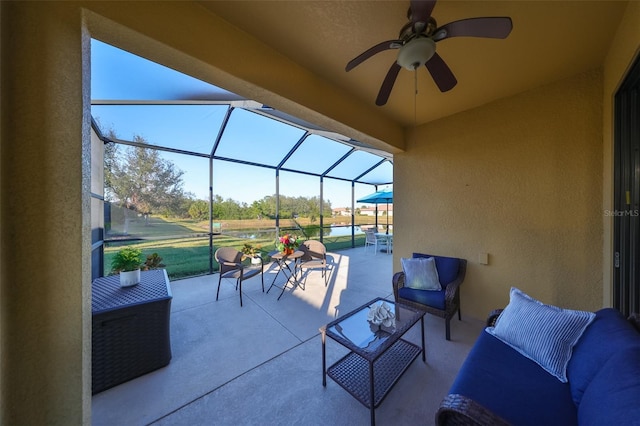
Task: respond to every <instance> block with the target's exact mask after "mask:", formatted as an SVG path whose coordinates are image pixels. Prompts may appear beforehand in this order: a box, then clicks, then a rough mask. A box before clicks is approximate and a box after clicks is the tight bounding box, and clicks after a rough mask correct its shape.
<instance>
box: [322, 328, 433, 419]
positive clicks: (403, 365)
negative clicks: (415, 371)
mask: <svg viewBox="0 0 640 426" xmlns="http://www.w3.org/2000/svg"><path fill="white" fill-rule="evenodd" d="M420 352H422V349H420V348H419V347H418V346H416V345H414V344H413V343H409V342H407V341H406V340H402V339H400V340H398V341H397V342H396V343H394V344H393V346H391V347H390V348H389V349H388V350H387V351H386V352H385V353H384V354H382V355H381V356H380V358H378V359H377V360H376V361H374V362H373V363H370V362H369V361H367V360H366V359H364V358H362V357H361V356H359V355H357V354H355V353H353V352H349V353H348V354H347V355H346V356H344V357H343V358H342V359H340V360H339V361H337V362H336V363H335V364H333V365H332V366H331V367H329V368H328V369H327V375H328V376H329V377H331V378H332V379H333V380H334V381H335V382H336V383H338V384H339V385H340V386H342V387H343V388H344V389H345V390H346V391H347V392H349V393H350V394H351V395H353V397H354V398H356V399H357V400H358V401H360V402H361V403H362V404H363V405H364V406H365V407H367V408H370V409H371V410H374V409H375V408H376V407H378V405H380V403H381V402H382V400H383V399H384V397H385V396H386V395H387V394H388V393H389V391H390V390H391V388H393V385H395V384H396V382H397V381H398V379H400V377H401V376H402V374H404V372H405V371H406V370H407V368H409V365H411V363H412V362H413V360H415V359H416V358H417V357H418V355H420ZM371 369H373V377H371ZM372 394H373V404H372V403H371V399H372Z"/></svg>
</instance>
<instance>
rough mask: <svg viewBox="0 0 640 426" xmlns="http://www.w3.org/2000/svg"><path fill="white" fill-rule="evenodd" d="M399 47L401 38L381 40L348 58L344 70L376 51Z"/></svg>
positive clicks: (350, 68)
mask: <svg viewBox="0 0 640 426" xmlns="http://www.w3.org/2000/svg"><path fill="white" fill-rule="evenodd" d="M400 47H402V40H387V41H383V42H382V43H378V44H376V45H375V46H373V47H371V48H369V49H367V50H365V51H364V52H362V53H361V54H359V55H358V56H356V57H355V58H353V59H352V60H350V61H349V63H348V64H347V66H346V67H345V70H346V71H351V70H352V69H354V68H355V67H357V66H358V65H360V64H361V63H363V62H364V61H366V60H367V59H369V58H370V57H372V56H373V55H375V54H376V53H380V52H384V51H385V50H389V49H399V48H400Z"/></svg>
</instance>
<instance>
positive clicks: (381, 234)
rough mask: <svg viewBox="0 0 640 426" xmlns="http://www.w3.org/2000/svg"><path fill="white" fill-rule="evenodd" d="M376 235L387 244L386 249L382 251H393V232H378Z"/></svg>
mask: <svg viewBox="0 0 640 426" xmlns="http://www.w3.org/2000/svg"><path fill="white" fill-rule="evenodd" d="M374 235H375V236H376V239H377V240H379V241H382V242H384V243H385V244H386V245H387V248H386V249H381V250H380V251H386V252H387V253H391V252H393V234H386V233H384V232H376V233H375V234H374Z"/></svg>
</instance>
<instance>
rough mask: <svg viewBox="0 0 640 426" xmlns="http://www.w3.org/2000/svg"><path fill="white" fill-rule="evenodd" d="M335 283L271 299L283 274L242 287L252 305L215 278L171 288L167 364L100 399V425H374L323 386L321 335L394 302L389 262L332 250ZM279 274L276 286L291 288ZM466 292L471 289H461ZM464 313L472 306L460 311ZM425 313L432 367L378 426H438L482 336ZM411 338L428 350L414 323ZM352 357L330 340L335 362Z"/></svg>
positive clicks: (422, 368)
mask: <svg viewBox="0 0 640 426" xmlns="http://www.w3.org/2000/svg"><path fill="white" fill-rule="evenodd" d="M328 260H329V263H330V271H329V274H330V275H329V280H328V285H327V286H326V287H325V285H324V282H323V279H322V277H321V274H320V272H319V271H314V272H311V273H310V274H309V275H308V278H307V281H306V286H305V289H304V290H302V289H300V288H296V289H294V290H291V289H288V290H286V291H285V293H284V295H283V296H282V298H281V299H280V300H277V298H278V295H279V294H280V289H278V288H275V287H274V288H273V289H272V290H271V291H270V292H269V293H266V290H267V289H268V287H269V285H270V283H271V281H272V280H273V277H274V275H275V273H276V270H275V268H273V266H271V267H269V268H267V267H265V274H264V280H265V293H262V290H261V286H260V278H259V277H255V278H252V279H250V280H248V281H245V282H244V284H243V295H244V296H243V304H244V306H243V307H240V300H239V297H238V293H237V292H236V291H235V286H234V285H233V284H232V282H231V281H230V280H227V282H225V280H223V284H222V287H221V289H220V298H219V300H218V301H216V300H215V297H216V287H217V282H218V275H217V274H214V275H208V276H203V277H196V278H189V279H183V280H177V281H173V282H171V290H172V293H173V300H172V304H171V348H172V356H173V357H172V359H171V362H170V364H169V365H168V366H166V367H164V368H161V369H159V370H156V371H154V372H151V373H149V374H146V375H144V376H142V377H139V378H137V379H134V380H131V381H129V382H126V383H123V384H121V385H119V386H116V387H114V388H111V389H108V390H106V391H104V392H101V393H98V394H96V395H94V396H93V398H92V423H93V424H94V425H96V426H99V425H118V426H121V425H146V424H157V425H258V424H259V425H292V424H298V425H326V424H331V425H366V424H369V410H368V409H367V408H366V407H364V406H363V405H362V404H360V403H359V402H358V401H357V400H356V399H355V398H353V397H352V396H351V395H350V394H349V393H348V392H347V391H345V390H344V389H342V388H341V387H340V386H339V385H338V384H337V383H335V382H333V381H332V380H331V379H330V378H328V379H327V386H326V387H323V386H322V356H321V340H320V333H319V331H318V329H319V327H321V326H322V325H324V324H326V323H328V322H330V321H332V320H333V319H335V318H336V317H338V316H340V315H344V314H346V313H348V312H349V311H351V310H353V309H354V308H356V307H359V306H361V305H362V304H364V303H366V302H368V301H370V300H371V299H374V298H376V297H385V298H388V299H390V300H393V294H392V288H391V277H392V275H393V271H392V257H391V255H388V254H385V253H378V254H374V253H373V251H372V250H371V249H369V251H368V252H367V253H365V251H364V248H362V247H359V248H355V249H350V250H343V251H339V252H335V253H329V254H328ZM284 280H285V279H284V277H283V276H282V274H281V275H280V276H279V277H278V279H277V281H276V283H283V282H284ZM462 291H464V286H463V287H462ZM463 308H464V307H463ZM451 325H452V327H451V336H452V340H451V341H449V342H447V341H445V338H444V320H443V319H441V318H437V317H434V316H432V315H426V316H425V338H426V346H427V348H426V356H427V361H426V364H425V363H423V362H422V360H421V358H418V359H416V360H415V361H414V362H413V364H412V365H411V366H410V367H409V369H408V370H407V372H406V373H405V375H404V376H403V377H402V378H401V379H400V381H399V382H398V383H397V384H396V386H395V387H394V388H393V389H392V391H391V392H390V394H389V395H388V396H387V397H386V398H385V400H384V401H383V402H382V404H381V405H380V406H379V407H378V409H377V410H376V423H377V424H378V425H415V424H433V422H434V415H435V412H436V410H437V407H438V405H439V403H440V401H441V400H442V398H443V397H444V396H445V395H446V393H447V391H448V389H449V386H450V385H451V383H452V382H453V379H454V378H455V375H456V373H457V371H458V369H459V367H460V365H461V363H462V361H463V360H464V359H465V357H466V355H467V353H468V351H469V349H470V348H471V346H472V344H473V342H474V341H475V339H476V338H477V336H478V334H479V333H480V332H481V330H482V328H483V322H482V321H480V320H478V319H473V318H470V317H465V315H464V311H463V317H462V321H458V320H457V319H455V320H452V322H451ZM405 338H406V339H407V340H410V341H412V342H415V343H416V344H418V345H419V344H420V326H419V324H417V325H416V326H414V327H413V328H412V329H411V330H410V331H409V332H408V333H407V334H406V335H405ZM346 352H347V351H346V349H345V348H343V347H342V346H341V345H339V344H337V343H336V342H334V341H332V340H331V339H327V365H331V363H333V362H334V361H336V360H338V359H339V358H340V357H342V356H343V355H344V354H346Z"/></svg>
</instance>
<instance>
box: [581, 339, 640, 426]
mask: <svg viewBox="0 0 640 426" xmlns="http://www.w3.org/2000/svg"><path fill="white" fill-rule="evenodd" d="M639 399H640V354H639V353H638V349H637V348H629V349H625V350H623V351H621V352H616V353H615V354H613V355H612V356H611V358H609V360H608V361H607V363H606V364H605V365H604V366H603V367H602V368H601V369H600V371H598V373H597V374H596V376H595V377H594V378H593V380H592V381H591V383H590V384H589V386H588V387H587V389H586V390H585V391H584V395H583V396H582V402H581V403H580V406H579V407H578V420H579V423H580V424H581V425H586V426H590V425H593V426H600V425H632V424H638V423H640V400H639Z"/></svg>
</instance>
